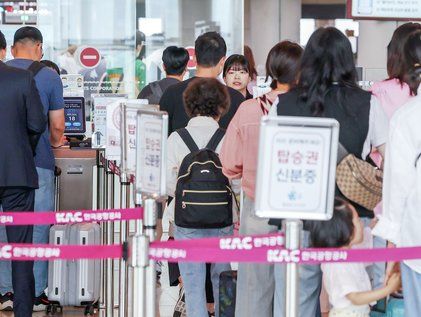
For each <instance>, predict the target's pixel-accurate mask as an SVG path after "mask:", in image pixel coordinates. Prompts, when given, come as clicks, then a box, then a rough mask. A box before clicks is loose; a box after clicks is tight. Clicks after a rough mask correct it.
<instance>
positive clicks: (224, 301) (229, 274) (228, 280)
mask: <svg viewBox="0 0 421 317" xmlns="http://www.w3.org/2000/svg"><path fill="white" fill-rule="evenodd" d="M236 292H237V271H225V272H222V273H221V275H220V276H219V317H234V316H235V299H236Z"/></svg>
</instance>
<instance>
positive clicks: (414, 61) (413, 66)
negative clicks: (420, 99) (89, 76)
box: [404, 30, 421, 95]
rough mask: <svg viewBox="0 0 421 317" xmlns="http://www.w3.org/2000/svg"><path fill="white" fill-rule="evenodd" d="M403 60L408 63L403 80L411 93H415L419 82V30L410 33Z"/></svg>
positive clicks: (420, 67)
mask: <svg viewBox="0 0 421 317" xmlns="http://www.w3.org/2000/svg"><path fill="white" fill-rule="evenodd" d="M404 50H405V61H406V63H407V65H408V73H407V74H406V75H405V77H404V81H405V82H406V83H407V84H408V86H409V88H410V89H411V94H412V95H417V92H418V87H419V86H420V82H421V30H419V31H417V32H414V33H412V34H411V35H410V36H409V37H408V41H407V42H406V44H405V46H404Z"/></svg>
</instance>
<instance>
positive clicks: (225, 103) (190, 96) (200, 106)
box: [183, 78, 230, 118]
mask: <svg viewBox="0 0 421 317" xmlns="http://www.w3.org/2000/svg"><path fill="white" fill-rule="evenodd" d="M183 99H184V106H185V109H186V112H187V115H188V116H189V117H196V116H206V117H212V118H218V117H220V116H222V115H224V114H225V113H227V111H228V109H229V107H230V97H229V93H228V89H227V87H226V86H225V85H223V84H222V83H220V82H219V80H217V79H215V78H196V79H195V80H193V81H191V82H190V84H189V85H188V86H187V89H186V90H185V91H184V93H183Z"/></svg>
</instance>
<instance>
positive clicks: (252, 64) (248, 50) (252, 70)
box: [244, 45, 257, 80]
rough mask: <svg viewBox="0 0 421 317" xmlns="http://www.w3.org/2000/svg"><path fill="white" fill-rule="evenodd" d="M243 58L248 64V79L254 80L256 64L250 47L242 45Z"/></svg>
mask: <svg viewBox="0 0 421 317" xmlns="http://www.w3.org/2000/svg"><path fill="white" fill-rule="evenodd" d="M244 56H245V58H246V59H247V61H248V62H249V64H250V77H251V78H252V79H253V80H254V79H256V77H257V70H256V62H255V61H254V56H253V51H252V50H251V48H250V46H248V45H244Z"/></svg>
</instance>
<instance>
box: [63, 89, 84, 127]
mask: <svg viewBox="0 0 421 317" xmlns="http://www.w3.org/2000/svg"><path fill="white" fill-rule="evenodd" d="M64 117H65V130H64V134H66V135H69V134H70V135H75V134H83V133H85V132H86V123H85V99H84V98H83V97H65V98H64Z"/></svg>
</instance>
